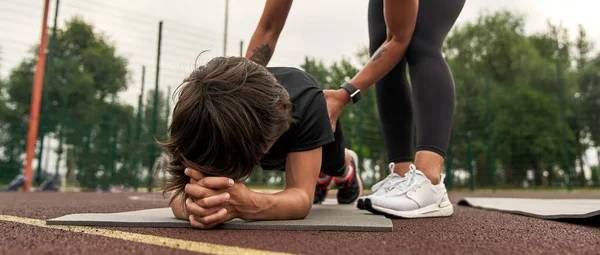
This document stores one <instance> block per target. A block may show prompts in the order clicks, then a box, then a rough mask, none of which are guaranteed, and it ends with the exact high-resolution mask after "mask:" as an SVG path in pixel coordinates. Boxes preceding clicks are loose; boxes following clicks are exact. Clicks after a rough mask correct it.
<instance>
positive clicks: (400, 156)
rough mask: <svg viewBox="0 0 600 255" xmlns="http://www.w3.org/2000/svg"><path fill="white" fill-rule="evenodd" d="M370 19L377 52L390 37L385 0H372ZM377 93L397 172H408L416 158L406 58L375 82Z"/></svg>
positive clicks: (371, 46)
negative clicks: (414, 156) (384, 11)
mask: <svg viewBox="0 0 600 255" xmlns="http://www.w3.org/2000/svg"><path fill="white" fill-rule="evenodd" d="M368 19H369V54H370V55H373V54H374V53H375V51H377V49H378V48H379V47H380V46H381V45H382V44H383V42H384V41H385V39H386V37H387V28H386V25H385V20H384V17H383V0H370V1H369V11H368ZM375 93H376V96H377V109H378V111H379V116H380V119H381V127H382V131H383V137H384V143H385V147H386V152H387V156H388V162H393V163H395V167H394V169H393V170H394V172H396V173H400V172H406V171H408V167H409V165H410V164H411V163H412V161H413V159H414V158H413V155H414V154H413V153H414V151H413V106H412V101H411V100H412V99H411V89H410V84H409V83H408V80H407V77H406V59H402V61H401V62H400V63H398V64H397V65H396V66H395V67H394V69H392V71H390V73H388V74H387V75H386V76H385V77H383V78H382V79H381V80H379V81H378V82H377V83H376V84H375ZM391 170H392V169H391Z"/></svg>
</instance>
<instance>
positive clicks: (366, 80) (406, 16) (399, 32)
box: [350, 0, 419, 91]
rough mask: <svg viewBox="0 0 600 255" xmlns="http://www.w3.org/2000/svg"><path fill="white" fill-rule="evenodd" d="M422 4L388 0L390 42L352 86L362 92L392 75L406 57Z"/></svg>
mask: <svg viewBox="0 0 600 255" xmlns="http://www.w3.org/2000/svg"><path fill="white" fill-rule="evenodd" d="M418 8H419V1H418V0H384V3H383V13H384V18H385V23H386V25H387V39H386V40H385V42H384V43H383V44H382V45H381V46H380V47H379V49H378V50H377V51H376V52H375V53H374V54H373V56H372V57H371V59H370V60H369V62H368V63H367V64H366V65H365V66H364V67H363V69H362V70H360V72H358V74H356V75H355V76H354V77H353V78H352V79H351V80H350V83H351V84H352V85H354V86H355V87H356V88H358V89H360V90H361V91H364V90H366V89H367V88H368V87H370V86H371V85H373V84H375V83H376V82H377V81H379V80H380V79H381V78H383V77H384V76H385V75H386V74H387V73H389V72H390V71H391V70H392V69H393V68H394V66H396V64H398V62H400V60H402V58H403V57H404V54H405V53H406V49H407V48H408V45H409V43H410V40H411V38H412V35H413V33H414V30H415V25H416V22H417V12H418Z"/></svg>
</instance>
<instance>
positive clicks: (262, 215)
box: [171, 147, 322, 228]
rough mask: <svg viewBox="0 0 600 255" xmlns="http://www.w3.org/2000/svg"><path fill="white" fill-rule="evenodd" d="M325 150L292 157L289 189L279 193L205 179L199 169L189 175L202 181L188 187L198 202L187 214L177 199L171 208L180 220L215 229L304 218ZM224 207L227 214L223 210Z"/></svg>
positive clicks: (188, 206)
mask: <svg viewBox="0 0 600 255" xmlns="http://www.w3.org/2000/svg"><path fill="white" fill-rule="evenodd" d="M321 150H322V149H321V148H320V147H319V148H317V149H313V150H309V151H304V152H295V153H290V154H288V157H287V162H286V188H285V190H283V191H281V192H278V193H275V194H266V193H260V192H255V191H252V190H250V189H248V188H247V187H246V186H245V185H244V184H243V183H235V184H233V185H232V186H228V185H227V184H226V183H227V180H228V178H225V177H204V176H203V175H202V173H200V172H199V171H195V170H193V171H189V172H186V175H188V176H189V177H190V178H192V179H195V180H200V181H198V182H197V184H196V185H190V184H188V185H186V187H185V192H186V193H187V194H188V195H189V196H190V197H191V198H195V199H196V201H195V202H193V203H191V202H190V201H189V199H188V201H187V202H186V205H185V207H186V209H185V211H184V209H183V208H182V207H181V206H180V204H177V203H180V201H177V200H175V201H174V202H173V204H172V205H171V208H172V210H173V214H175V215H176V217H177V218H180V219H186V217H187V218H189V219H190V222H191V223H192V225H193V226H195V227H199V228H212V227H214V226H216V225H217V224H219V223H223V222H225V221H228V220H230V219H233V218H241V219H246V220H292V219H302V218H304V217H306V216H307V215H308V213H309V212H310V209H311V208H312V202H313V196H314V189H315V184H316V180H317V177H318V175H319V171H320V169H321V157H322V154H321V153H322V152H321ZM227 187H228V188H227ZM225 193H227V194H225ZM224 195H225V196H224ZM178 199H179V198H178ZM223 208H224V209H225V210H226V211H225V212H221V211H219V210H221V209H223Z"/></svg>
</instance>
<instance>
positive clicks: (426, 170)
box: [415, 151, 444, 185]
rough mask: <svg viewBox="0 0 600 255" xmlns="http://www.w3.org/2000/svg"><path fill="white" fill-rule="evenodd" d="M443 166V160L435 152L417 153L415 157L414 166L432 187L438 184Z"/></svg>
mask: <svg viewBox="0 0 600 255" xmlns="http://www.w3.org/2000/svg"><path fill="white" fill-rule="evenodd" d="M443 165H444V158H443V157H442V156H441V155H440V154H437V153H435V152H431V151H418V152H417V155H416V157H415V166H416V167H417V169H419V170H420V171H421V172H423V174H425V176H426V177H427V179H429V180H430V181H431V184H433V185H437V184H439V183H440V179H441V174H442V166H443Z"/></svg>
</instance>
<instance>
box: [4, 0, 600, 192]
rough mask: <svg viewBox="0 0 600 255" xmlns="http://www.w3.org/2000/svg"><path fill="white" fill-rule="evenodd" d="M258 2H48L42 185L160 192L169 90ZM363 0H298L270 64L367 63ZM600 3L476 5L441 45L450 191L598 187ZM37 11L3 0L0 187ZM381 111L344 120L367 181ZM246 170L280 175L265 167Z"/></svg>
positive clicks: (377, 154)
mask: <svg viewBox="0 0 600 255" xmlns="http://www.w3.org/2000/svg"><path fill="white" fill-rule="evenodd" d="M264 3H265V1H264V0H244V1H242V0H231V1H225V0H221V1H216V0H214V1H207V0H205V1H192V0H178V1H170V2H168V1H161V2H156V1H143V0H131V1H100V0H78V1H72V0H71V1H69V0H62V1H59V0H51V1H50V8H49V16H48V47H47V51H46V65H45V75H44V80H43V94H42V104H41V108H40V120H39V132H38V139H37V143H36V149H35V153H36V154H35V159H34V160H33V172H34V180H33V183H34V187H36V188H37V187H40V185H42V186H41V187H43V186H44V184H43V183H47V182H48V180H52V182H53V183H54V184H55V185H56V186H57V187H61V188H62V189H63V190H89V191H115V190H117V191H118V190H124V189H125V190H136V189H137V190H138V191H146V190H155V191H156V190H158V189H159V188H160V186H159V185H160V181H161V179H164V177H165V175H164V174H163V173H161V172H160V171H156V169H160V168H161V166H162V165H163V164H164V161H163V160H162V151H161V149H160V148H159V147H158V146H156V145H155V144H154V139H153V138H156V139H158V140H165V139H166V135H167V128H168V123H169V118H170V114H171V109H172V106H173V104H174V101H173V99H174V98H173V97H172V93H173V90H174V89H175V88H176V87H177V86H178V85H179V84H180V83H181V81H182V79H183V78H184V77H185V76H186V75H187V74H188V73H189V72H191V71H192V70H193V69H194V67H195V66H196V65H201V64H202V63H204V62H206V61H207V60H209V59H211V58H212V57H215V56H222V55H233V56H240V55H242V56H243V55H244V54H245V51H246V47H247V42H248V41H249V40H250V37H251V35H252V33H253V32H254V28H255V26H256V24H257V23H258V19H259V18H260V15H261V12H262V8H263V6H264ZM367 5H368V1H360V0H352V1H348V0H345V1H342V0H335V1H334V0H330V1H317V0H305V1H296V2H295V3H294V4H293V6H292V11H291V13H290V15H289V18H288V23H287V24H286V27H285V28H284V31H283V34H282V35H281V37H280V40H279V43H278V45H277V49H276V51H275V54H274V56H273V58H272V60H271V62H270V66H293V67H298V68H301V69H303V70H305V71H307V72H309V73H311V74H313V75H314V76H315V77H316V78H317V79H318V80H319V81H320V82H321V83H322V85H323V87H324V88H337V87H338V86H339V85H340V84H342V83H343V82H344V81H345V80H346V79H349V78H350V77H352V76H353V75H354V74H356V73H357V72H358V70H359V68H360V67H361V66H362V65H363V64H364V63H365V62H366V61H367V60H368V54H367V50H366V49H367V46H368V29H367ZM599 5H600V4H598V3H596V2H594V1H591V0H587V1H586V0H578V1H562V0H555V1H549V0H529V1H516V0H514V1H512V0H511V1H507V0H469V1H467V3H466V5H465V7H464V9H463V12H462V14H461V17H460V18H459V20H458V21H457V23H456V24H455V26H454V28H453V30H452V31H451V33H450V35H449V36H448V38H447V40H446V42H445V45H444V49H443V52H444V55H445V57H446V58H447V60H448V62H449V64H450V67H451V69H452V72H453V75H454V78H455V83H456V84H455V86H456V115H455V119H454V127H453V131H452V138H451V142H450V148H449V149H448V151H447V154H448V155H447V158H446V164H445V167H444V171H445V173H446V174H447V177H446V179H445V182H446V184H447V186H448V188H449V189H470V190H484V189H488V190H489V189H561V190H574V189H600V170H599V168H598V155H599V151H598V148H600V55H599V54H598V47H600V45H598V44H599V43H600V23H598V22H594V21H595V20H596V19H595V18H596V16H597V13H596V11H595V10H598V9H599V8H598V7H599ZM43 10H44V1H18V0H2V1H1V2H0V29H1V30H2V31H3V32H2V33H1V34H0V188H3V187H7V186H9V183H10V182H11V181H13V183H14V181H16V180H18V176H19V175H20V174H22V172H23V169H24V166H25V149H26V140H27V133H28V125H29V114H30V107H31V94H32V84H33V77H34V73H35V67H36V63H37V59H38V58H37V48H38V45H39V42H40V34H41V23H42V22H41V21H42V17H43ZM597 45H598V46H597ZM203 51H207V52H206V53H204V54H202V55H201V56H200V57H199V58H198V59H196V57H197V56H198V54H199V53H200V52H203ZM376 107H377V106H376V102H375V93H374V90H368V91H366V92H364V96H363V101H362V102H361V104H360V105H357V106H349V107H347V108H346V109H345V110H344V112H343V114H342V116H341V120H342V123H343V127H344V132H345V135H346V141H347V143H348V147H350V148H351V149H353V150H355V151H356V152H357V153H358V154H359V156H360V159H361V166H362V177H363V180H364V183H365V185H366V186H367V187H369V186H370V185H372V184H374V183H375V182H377V181H378V180H380V179H381V178H383V177H385V176H387V174H388V173H389V172H388V169H387V161H386V154H385V149H384V148H385V147H384V144H383V142H384V141H383V137H382V135H381V128H380V124H379V119H378V114H377V108H376ZM53 178H55V179H53ZM247 182H248V185H250V186H251V187H255V188H280V187H282V186H283V182H284V179H283V173H281V172H278V171H265V170H263V169H257V171H255V172H254V174H253V175H252V176H251V177H250V178H249V179H248V181H247ZM38 189H39V188H38Z"/></svg>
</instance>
